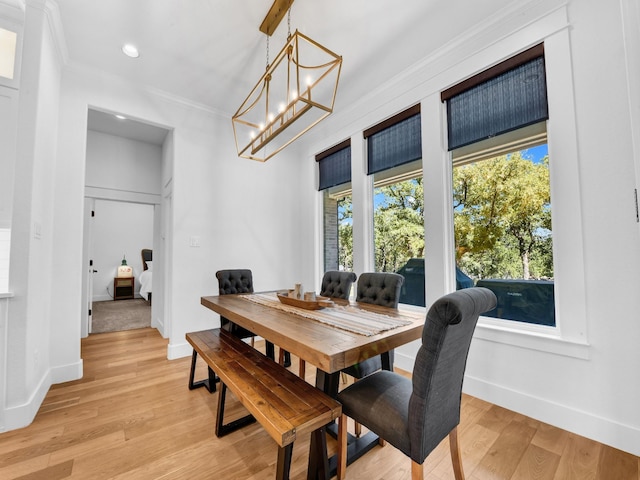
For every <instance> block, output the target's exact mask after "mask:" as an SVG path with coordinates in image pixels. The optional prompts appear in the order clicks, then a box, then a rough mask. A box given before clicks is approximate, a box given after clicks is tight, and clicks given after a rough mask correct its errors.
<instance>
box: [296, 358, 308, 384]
mask: <svg viewBox="0 0 640 480" xmlns="http://www.w3.org/2000/svg"><path fill="white" fill-rule="evenodd" d="M299 362H300V363H299V365H298V376H299V377H300V378H302V379H303V380H304V377H305V367H306V365H307V364H306V362H305V361H304V360H302V359H301V358H300V359H299Z"/></svg>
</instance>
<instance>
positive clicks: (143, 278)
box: [139, 270, 153, 301]
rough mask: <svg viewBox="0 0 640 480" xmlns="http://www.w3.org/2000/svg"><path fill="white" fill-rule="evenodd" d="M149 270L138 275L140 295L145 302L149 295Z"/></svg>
mask: <svg viewBox="0 0 640 480" xmlns="http://www.w3.org/2000/svg"><path fill="white" fill-rule="evenodd" d="M152 276H153V275H152V271H151V270H145V271H143V272H142V273H141V274H140V278H139V280H140V295H141V296H142V297H143V298H144V299H145V300H147V301H149V294H150V293H151V277H152Z"/></svg>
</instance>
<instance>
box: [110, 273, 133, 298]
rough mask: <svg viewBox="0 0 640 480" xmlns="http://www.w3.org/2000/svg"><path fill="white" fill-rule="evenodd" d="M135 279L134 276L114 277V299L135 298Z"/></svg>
mask: <svg viewBox="0 0 640 480" xmlns="http://www.w3.org/2000/svg"><path fill="white" fill-rule="evenodd" d="M134 285H135V279H134V278H133V277H126V278H122V277H116V278H114V279H113V299H114V300H125V299H127V298H133V287H134Z"/></svg>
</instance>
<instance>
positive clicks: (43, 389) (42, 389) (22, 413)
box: [4, 372, 52, 432]
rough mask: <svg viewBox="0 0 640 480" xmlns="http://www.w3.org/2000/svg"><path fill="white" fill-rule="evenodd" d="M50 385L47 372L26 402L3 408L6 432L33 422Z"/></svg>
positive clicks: (49, 374)
mask: <svg viewBox="0 0 640 480" xmlns="http://www.w3.org/2000/svg"><path fill="white" fill-rule="evenodd" d="M51 385H52V383H51V372H47V374H46V375H44V376H43V377H42V378H41V379H40V383H39V384H38V387H37V388H36V389H35V391H34V392H33V394H32V395H31V398H29V400H28V401H27V402H26V403H24V404H22V405H16V406H13V407H7V408H5V410H4V420H5V424H4V429H5V431H7V432H8V431H10V430H16V429H18V428H23V427H26V426H28V425H30V424H31V422H33V419H34V418H36V414H37V413H38V410H39V409H40V406H41V405H42V402H43V401H44V397H45V396H46V395H47V392H48V391H49V388H50V387H51Z"/></svg>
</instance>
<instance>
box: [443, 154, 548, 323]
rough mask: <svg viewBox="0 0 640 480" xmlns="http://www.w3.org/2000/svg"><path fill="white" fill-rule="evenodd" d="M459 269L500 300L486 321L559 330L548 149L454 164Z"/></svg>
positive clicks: (454, 202) (456, 249) (457, 263)
mask: <svg viewBox="0 0 640 480" xmlns="http://www.w3.org/2000/svg"><path fill="white" fill-rule="evenodd" d="M453 196H454V199H453V205H454V233H455V242H456V245H455V251H456V265H457V267H458V272H457V273H458V275H460V274H463V275H464V274H466V275H467V276H468V277H470V278H471V279H473V281H474V283H475V285H476V286H482V287H486V288H489V289H491V290H492V291H493V292H494V293H495V294H496V296H497V297H498V306H497V307H496V309H494V310H492V311H491V312H488V313H487V314H486V315H487V316H490V317H495V318H501V319H507V320H515V321H520V322H527V323H534V324H539V325H546V326H555V309H554V289H553V286H554V285H553V279H554V274H553V248H552V247H553V237H552V228H551V198H550V186H549V156H548V151H547V145H546V143H545V144H542V145H538V146H536V147H533V148H527V149H523V150H516V151H511V152H508V153H505V154H503V155H499V156H496V157H493V158H488V159H483V160H478V161H474V162H466V163H463V164H456V163H455V162H454V170H453Z"/></svg>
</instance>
